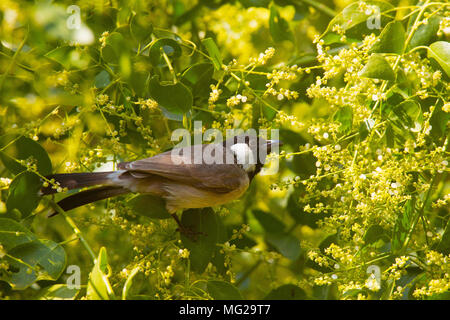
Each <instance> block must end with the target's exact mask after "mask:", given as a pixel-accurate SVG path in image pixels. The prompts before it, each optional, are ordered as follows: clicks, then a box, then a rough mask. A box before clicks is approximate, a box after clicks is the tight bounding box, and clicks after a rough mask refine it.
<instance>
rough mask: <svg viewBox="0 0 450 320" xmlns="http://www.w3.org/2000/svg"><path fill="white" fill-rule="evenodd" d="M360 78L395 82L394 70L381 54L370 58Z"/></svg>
mask: <svg viewBox="0 0 450 320" xmlns="http://www.w3.org/2000/svg"><path fill="white" fill-rule="evenodd" d="M360 76H362V77H366V78H375V79H382V80H392V81H393V80H395V73H394V70H392V68H391V66H390V65H389V62H387V61H386V59H385V58H384V57H383V56H382V55H380V54H373V55H371V56H370V58H369V60H368V61H367V63H366V65H365V66H364V68H363V69H362V70H361V72H360Z"/></svg>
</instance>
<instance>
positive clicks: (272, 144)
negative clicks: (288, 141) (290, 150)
mask: <svg viewBox="0 0 450 320" xmlns="http://www.w3.org/2000/svg"><path fill="white" fill-rule="evenodd" d="M282 145H283V142H282V141H280V140H267V152H272V151H273V150H274V149H278V148H279V147H281V146H282ZM277 151H278V150H277Z"/></svg>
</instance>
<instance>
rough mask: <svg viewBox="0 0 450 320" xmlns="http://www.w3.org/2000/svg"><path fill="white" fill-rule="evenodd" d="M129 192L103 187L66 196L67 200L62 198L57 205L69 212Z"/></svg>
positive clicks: (54, 213) (118, 188)
mask: <svg viewBox="0 0 450 320" xmlns="http://www.w3.org/2000/svg"><path fill="white" fill-rule="evenodd" d="M129 192H130V191H129V190H128V189H125V188H122V187H115V186H103V187H98V188H94V189H89V190H85V191H81V192H78V193H75V194H73V195H71V196H68V197H67V198H64V199H62V200H61V201H59V202H58V205H59V206H60V207H61V209H63V210H64V211H69V210H72V209H75V208H78V207H81V206H84V205H85V204H88V203H91V202H95V201H99V200H103V199H106V198H111V197H115V196H118V195H121V194H125V193H129ZM56 214H57V212H56V211H55V212H53V213H51V214H50V215H49V217H52V216H54V215H56Z"/></svg>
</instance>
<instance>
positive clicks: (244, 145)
mask: <svg viewBox="0 0 450 320" xmlns="http://www.w3.org/2000/svg"><path fill="white" fill-rule="evenodd" d="M281 145H282V143H281V141H278V140H266V139H264V138H261V137H258V136H257V135H254V134H241V135H237V136H234V137H233V138H230V139H227V140H226V141H224V147H226V148H227V149H228V150H231V152H232V154H233V156H234V159H235V163H237V164H239V165H241V166H242V168H243V169H244V170H245V171H246V172H247V174H248V176H249V178H250V179H252V178H253V177H254V176H255V175H256V174H257V173H259V172H260V171H261V169H262V167H263V166H264V163H265V161H266V157H267V156H268V155H269V154H270V153H271V152H272V151H275V152H276V151H278V147H279V146H281Z"/></svg>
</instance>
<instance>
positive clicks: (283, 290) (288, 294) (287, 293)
mask: <svg viewBox="0 0 450 320" xmlns="http://www.w3.org/2000/svg"><path fill="white" fill-rule="evenodd" d="M304 299H307V296H306V293H305V291H304V290H303V289H302V288H300V287H297V286H296V285H293V284H285V285H282V286H280V287H278V288H276V289H273V290H272V291H270V292H269V294H268V295H267V296H265V298H264V300H304Z"/></svg>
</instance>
